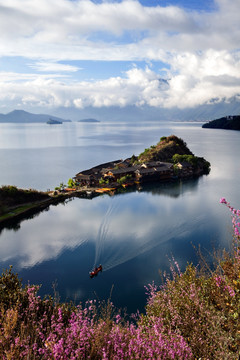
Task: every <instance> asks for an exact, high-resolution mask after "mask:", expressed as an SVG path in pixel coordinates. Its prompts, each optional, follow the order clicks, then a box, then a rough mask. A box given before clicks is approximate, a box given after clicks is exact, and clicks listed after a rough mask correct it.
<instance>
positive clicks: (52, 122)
mask: <svg viewBox="0 0 240 360" xmlns="http://www.w3.org/2000/svg"><path fill="white" fill-rule="evenodd" d="M47 124H48V125H59V124H62V122H61V121H58V120H54V119H49V120H48V121H47Z"/></svg>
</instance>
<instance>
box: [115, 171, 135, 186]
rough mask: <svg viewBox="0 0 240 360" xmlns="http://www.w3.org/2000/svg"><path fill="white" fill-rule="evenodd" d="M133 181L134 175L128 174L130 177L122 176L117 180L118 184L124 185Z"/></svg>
mask: <svg viewBox="0 0 240 360" xmlns="http://www.w3.org/2000/svg"><path fill="white" fill-rule="evenodd" d="M131 179H132V175H130V174H128V175H125V176H122V177H121V178H120V179H118V180H117V182H118V184H120V185H122V184H124V183H125V182H127V181H128V180H131Z"/></svg>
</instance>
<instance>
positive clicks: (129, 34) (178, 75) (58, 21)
mask: <svg viewBox="0 0 240 360" xmlns="http://www.w3.org/2000/svg"><path fill="white" fill-rule="evenodd" d="M215 4H216V9H215V10H214V11H211V12H197V11H195V12H194V11H191V12H190V11H185V10H184V9H183V8H179V7H176V6H167V7H161V6H156V7H144V6H142V5H141V4H140V3H139V2H138V1H134V0H125V1H124V0H123V1H122V2H113V3H112V2H111V1H107V2H105V1H103V2H102V3H100V4H96V3H93V2H92V1H90V0H75V1H70V0H51V1H49V0H41V1H39V0H31V1H30V0H22V1H21V2H20V1H18V0H9V1H8V2H7V3H6V2H5V1H3V0H0V31H1V43H0V56H24V57H26V58H28V59H29V61H28V64H29V67H30V68H31V73H29V74H18V73H14V71H12V72H9V71H4V69H2V73H1V74H0V75H1V78H0V88H1V95H0V101H2V102H4V101H5V103H7V102H9V103H12V104H13V106H14V101H16V100H17V101H18V103H19V104H21V103H22V104H24V105H26V104H28V105H31V106H36V105H37V104H38V105H40V106H53V107H57V106H75V107H79V108H83V107H85V106H95V107H101V106H112V105H118V106H125V105H130V104H135V105H145V104H147V105H150V106H164V107H172V106H179V107H189V106H190V107H192V106H196V105H200V104H203V103H207V102H209V101H210V100H211V99H212V98H219V99H228V98H231V97H233V96H238V95H239V93H240V86H239V77H240V75H239V74H240V51H239V38H240V26H239V24H240V12H239V6H240V0H233V1H231V2H229V1H227V0H216V1H215ZM62 60H64V63H63V62H62ZM70 60H95V61H97V60H108V61H111V60H112V61H114V60H128V61H135V62H137V61H138V60H145V61H150V62H151V61H162V62H165V63H166V64H168V68H169V70H168V74H167V75H168V77H167V78H168V80H169V81H168V86H166V84H164V83H160V82H159V73H158V72H157V71H156V72H153V71H151V70H150V69H149V68H148V67H147V68H146V69H145V70H142V69H140V68H138V67H133V68H132V69H130V70H129V71H128V72H126V73H125V74H124V75H122V72H121V69H120V70H119V76H115V77H111V78H108V79H104V80H102V81H99V80H95V81H94V79H93V80H92V81H91V82H90V81H89V82H86V81H85V82H83V81H82V82H79V81H77V79H76V78H75V79H74V73H76V72H77V71H78V70H79V68H78V67H77V66H73V65H72V64H71V63H69V64H68V63H67V62H68V61H70ZM160 70H161V69H159V71H160ZM34 71H35V72H36V73H35V74H34ZM43 72H44V73H46V74H41V75H40V74H39V73H43ZM68 75H69V76H68ZM58 79H59V80H58ZM13 99H14V100H13ZM0 105H1V104H0Z"/></svg>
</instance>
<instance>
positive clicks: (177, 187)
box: [139, 178, 199, 198]
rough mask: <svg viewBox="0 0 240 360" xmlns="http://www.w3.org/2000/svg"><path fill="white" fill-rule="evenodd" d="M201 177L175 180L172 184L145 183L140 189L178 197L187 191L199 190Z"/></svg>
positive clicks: (153, 193) (155, 193)
mask: <svg viewBox="0 0 240 360" xmlns="http://www.w3.org/2000/svg"><path fill="white" fill-rule="evenodd" d="M198 182H199V179H198V178H194V179H189V180H186V181H184V182H182V181H180V182H174V183H171V184H166V183H165V184H157V183H155V184H145V185H143V186H142V187H141V188H140V189H139V191H141V192H147V193H151V194H152V195H156V196H159V195H162V196H167V197H171V198H178V197H179V196H181V195H183V193H184V192H186V191H188V192H189V191H191V192H194V191H196V190H197V186H198Z"/></svg>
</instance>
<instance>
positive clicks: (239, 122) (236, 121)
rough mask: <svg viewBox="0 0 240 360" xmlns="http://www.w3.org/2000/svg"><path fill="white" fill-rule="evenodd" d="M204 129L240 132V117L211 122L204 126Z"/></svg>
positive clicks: (223, 118) (226, 117)
mask: <svg viewBox="0 0 240 360" xmlns="http://www.w3.org/2000/svg"><path fill="white" fill-rule="evenodd" d="M202 127H203V128H210V129H224V130H240V115H233V116H225V117H222V118H220V119H216V120H212V121H209V122H208V123H206V124H203V126H202Z"/></svg>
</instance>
